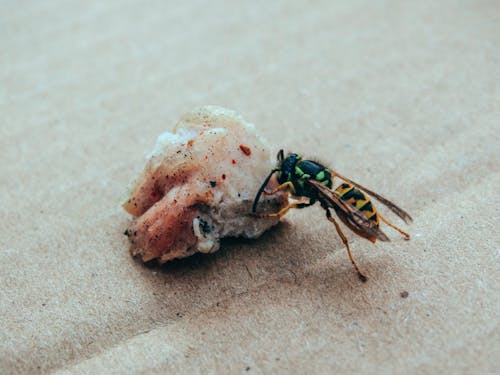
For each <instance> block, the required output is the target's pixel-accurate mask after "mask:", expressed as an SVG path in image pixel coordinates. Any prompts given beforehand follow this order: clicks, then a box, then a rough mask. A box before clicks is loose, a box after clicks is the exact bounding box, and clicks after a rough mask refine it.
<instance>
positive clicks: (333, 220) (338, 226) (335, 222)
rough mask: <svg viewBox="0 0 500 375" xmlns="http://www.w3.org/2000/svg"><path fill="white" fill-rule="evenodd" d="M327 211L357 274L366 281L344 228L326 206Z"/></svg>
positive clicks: (328, 217) (327, 215)
mask: <svg viewBox="0 0 500 375" xmlns="http://www.w3.org/2000/svg"><path fill="white" fill-rule="evenodd" d="M325 211H326V218H327V219H328V220H329V221H331V222H332V223H333V225H335V229H336V230H337V233H338V235H339V236H340V238H341V239H342V242H343V243H344V245H345V248H346V250H347V255H349V259H350V260H351V263H352V265H353V266H354V269H355V270H356V272H357V274H358V277H359V279H360V280H361V281H362V282H364V283H365V282H366V281H367V280H368V278H367V277H366V276H365V275H363V274H362V273H361V271H360V270H359V267H358V265H357V264H356V262H355V261H354V258H353V257H352V254H351V249H350V248H349V241H347V238H346V236H345V235H344V233H343V232H342V229H340V225H339V224H338V223H337V221H336V220H335V219H334V218H333V217H332V214H331V213H330V210H329V209H328V208H325Z"/></svg>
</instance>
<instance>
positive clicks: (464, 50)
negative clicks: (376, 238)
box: [0, 0, 500, 374]
mask: <svg viewBox="0 0 500 375" xmlns="http://www.w3.org/2000/svg"><path fill="white" fill-rule="evenodd" d="M499 20H500V6H499V4H498V2H497V1H451V0H445V1H439V2H435V1H419V2H399V1H376V2H375V1H357V0H356V1H349V2H347V1H334V2H332V1H319V2H307V1H293V2H292V1H275V2H266V1H255V2H246V3H242V2H241V3H240V2H230V1H227V2H222V1H212V2H204V1H189V2H182V3H180V2H179V3H175V2H169V3H167V2H162V1H152V2H140V1H106V2H101V1H85V2H67V1H51V2H36V1H4V2H2V4H1V5H0V108H1V111H0V113H1V115H0V197H1V207H0V218H1V225H0V280H1V285H2V288H1V290H0V316H1V319H0V325H1V329H0V372H1V373H3V374H10V373H39V372H43V373H45V372H52V371H56V370H63V372H66V373H88V374H94V373H104V372H106V373H120V374H121V373H150V372H153V373H164V372H172V373H177V372H179V371H181V372H183V373H191V372H196V373H306V372H307V373H345V374H347V373H352V374H354V373H413V374H417V373H418V374H423V373H442V372H444V373H467V374H471V373H476V374H485V373H498V372H499V367H500V366H499V358H500V339H499V338H500V334H499V333H500V332H499V320H500V319H499V311H500V303H499V283H498V281H499V276H500V274H499V267H498V264H499V248H500V246H499V241H498V238H499V235H498V228H497V227H498V219H497V218H498V216H499V215H498V214H499V209H498V207H499V203H500V202H499V200H498V186H499V183H500V179H499V169H500V168H499V157H500V152H499V136H498V135H499V119H500V105H499V103H500V92H499V82H500V65H499V64H500V55H499V47H498V46H499V45H500V37H499V35H500V27H499ZM204 104H216V105H221V106H225V107H228V108H232V109H236V110H238V111H239V112H240V113H242V114H243V116H244V117H245V119H247V120H248V121H251V122H253V123H255V124H256V126H257V127H258V129H259V131H260V132H261V133H262V134H263V135H264V136H265V137H266V138H267V139H268V141H269V142H270V143H271V144H272V145H274V148H275V149H276V150H277V149H278V148H280V147H284V148H286V149H287V150H293V151H296V152H300V153H303V154H305V155H308V156H311V157H318V158H320V159H321V160H322V161H323V162H324V163H326V164H329V165H331V166H332V167H334V168H336V169H338V170H339V171H340V172H341V173H344V174H346V175H348V176H350V177H351V178H353V179H354V180H357V181H359V182H361V183H363V184H365V185H366V186H369V187H372V188H373V189H374V190H376V191H378V192H381V193H383V194H385V195H387V196H389V197H390V198H391V199H393V200H394V201H395V202H397V203H398V204H400V205H401V206H402V207H404V208H405V209H407V210H408V211H409V212H410V213H412V215H413V216H414V219H415V222H414V224H413V225H411V226H410V227H409V230H410V232H411V234H412V236H413V237H412V240H411V241H410V242H406V241H404V240H402V239H401V238H400V237H399V236H398V234H397V233H395V232H392V231H390V230H387V233H388V234H389V235H390V237H391V238H392V242H390V243H386V244H376V245H372V244H371V243H369V242H368V241H366V240H363V239H360V238H357V237H356V236H354V235H352V234H351V233H349V239H350V240H351V244H352V248H353V252H354V255H355V257H356V259H357V261H358V263H359V265H360V267H361V268H362V269H363V270H364V272H365V273H366V274H367V275H368V276H369V281H368V283H366V284H361V283H360V282H359V281H358V279H357V278H356V275H355V273H354V271H353V269H352V267H351V265H350V263H349V260H348V258H347V256H346V254H345V251H344V249H343V246H342V244H341V242H340V240H339V239H338V238H337V236H336V234H335V230H334V228H333V227H332V226H331V224H330V223H329V222H327V221H326V220H325V218H324V215H323V213H322V212H321V210H320V209H319V208H317V207H314V208H310V209H307V210H297V211H296V212H292V213H290V214H289V215H287V216H286V218H285V219H284V220H283V223H282V224H280V225H279V226H278V227H277V228H276V229H275V230H273V231H271V232H269V233H267V234H266V235H264V236H263V237H262V238H261V239H259V240H256V241H250V240H229V241H226V242H225V243H224V244H223V250H221V251H220V252H218V253H217V254H215V255H212V256H195V257H193V258H191V259H189V260H185V261H182V262H176V263H174V264H170V265H167V266H165V267H161V268H147V267H145V266H143V265H142V264H141V263H139V262H137V261H134V260H133V259H132V258H131V257H130V256H129V253H128V249H129V245H128V243H127V239H126V238H125V236H123V235H122V232H123V230H124V229H125V227H126V226H127V223H129V220H130V217H129V216H128V215H127V214H126V213H125V212H124V211H123V210H122V209H121V208H120V205H119V203H120V198H121V197H122V196H123V195H124V194H125V192H126V187H127V185H128V184H129V182H130V181H131V180H132V179H133V178H134V177H136V176H137V174H138V172H139V171H140V170H141V168H142V167H143V165H144V162H145V159H144V156H145V155H146V154H147V153H148V152H149V151H150V150H151V148H152V147H153V144H154V141H155V139H156V136H157V135H158V134H159V133H161V132H162V131H164V130H169V129H171V128H172V127H173V125H174V124H175V123H176V121H177V119H178V118H179V116H180V115H181V114H182V113H183V112H185V111H188V110H190V109H192V108H193V107H195V106H199V105H204ZM382 211H383V210H382ZM383 212H386V211H383ZM391 217H392V216H391ZM403 291H408V293H409V296H408V297H407V298H402V297H401V296H400V293H401V292H403Z"/></svg>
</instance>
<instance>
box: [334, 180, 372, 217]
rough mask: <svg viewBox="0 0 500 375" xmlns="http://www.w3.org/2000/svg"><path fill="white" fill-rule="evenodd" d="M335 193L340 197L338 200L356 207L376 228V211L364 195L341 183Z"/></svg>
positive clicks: (351, 186) (349, 185)
mask: <svg viewBox="0 0 500 375" xmlns="http://www.w3.org/2000/svg"><path fill="white" fill-rule="evenodd" d="M335 191H336V192H337V193H338V195H339V196H340V199H342V200H343V201H344V202H347V203H350V204H351V205H353V206H354V207H356V208H357V209H358V210H360V211H361V212H362V213H363V215H365V216H366V218H367V219H369V220H371V221H373V222H374V223H375V224H376V225H377V226H378V216H377V209H376V208H375V206H373V204H372V202H371V201H370V198H368V197H367V196H366V194H365V193H363V192H362V191H361V190H359V189H356V188H355V187H354V186H353V185H351V184H348V183H343V184H342V185H340V186H339V187H337V188H336V189H335Z"/></svg>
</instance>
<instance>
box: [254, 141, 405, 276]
mask: <svg viewBox="0 0 500 375" xmlns="http://www.w3.org/2000/svg"><path fill="white" fill-rule="evenodd" d="M277 159H278V163H277V166H276V168H274V169H273V170H271V172H270V173H269V175H268V176H267V177H266V179H265V180H264V182H263V183H262V185H261V187H260V188H259V191H258V192H257V195H256V196H255V200H254V202H253V206H252V213H253V214H254V215H257V216H259V217H281V216H283V215H284V214H286V213H287V212H288V210H290V209H292V208H299V209H300V208H305V207H309V206H312V205H313V204H315V203H316V202H319V203H320V205H321V207H322V208H323V209H324V210H325V213H326V217H327V219H328V220H329V221H330V222H332V223H333V225H334V226H335V229H336V230H337V233H338V235H339V236H340V238H341V239H342V242H343V243H344V246H345V248H346V250H347V254H348V255H349V259H350V260H351V263H352V265H353V266H354V269H355V270H356V272H357V274H358V276H359V279H360V280H361V281H363V282H366V280H367V278H366V276H365V275H363V273H361V271H360V269H359V267H358V266H357V264H356V262H355V261H354V258H353V256H352V253H351V249H350V247H349V242H348V241H347V238H346V236H345V235H344V233H343V232H342V229H341V228H340V225H339V224H338V222H337V221H336V220H335V219H334V218H333V216H332V212H331V210H332V209H333V211H335V213H336V215H337V216H338V218H339V219H340V220H341V221H342V222H343V223H344V224H345V225H346V226H347V227H348V228H349V229H351V230H352V231H353V232H354V233H356V234H357V235H359V236H361V237H363V238H366V239H368V240H369V241H371V242H373V243H375V241H376V240H377V239H378V240H380V241H389V237H387V236H386V234H385V233H384V232H382V230H381V229H380V226H379V224H380V222H381V221H382V222H384V223H385V224H387V225H388V226H390V227H391V228H393V229H395V230H397V231H398V232H399V233H401V234H402V235H403V237H404V238H405V239H406V240H409V239H410V235H409V234H408V233H406V232H404V231H403V230H402V229H400V228H398V227H397V226H395V225H394V224H392V223H391V222H390V221H389V220H387V219H386V218H385V217H384V216H382V215H381V214H380V213H379V212H378V211H377V209H376V208H375V206H374V205H373V203H372V202H371V200H370V198H369V197H368V195H370V196H372V197H374V198H375V199H377V200H378V201H379V202H381V203H382V204H384V205H385V206H387V207H388V208H389V209H390V210H391V211H393V212H394V213H395V214H396V215H398V216H399V217H400V218H401V219H403V221H404V222H405V223H407V224H409V223H411V222H412V220H413V219H412V218H411V216H410V215H409V214H408V213H407V212H405V211H404V210H402V209H401V208H399V207H398V206H396V205H395V204H394V203H392V202H391V201H389V200H388V199H387V198H384V197H383V196H381V195H380V194H377V193H375V192H373V191H371V190H369V189H367V188H365V187H364V186H362V185H360V184H358V183H356V182H354V181H352V180H350V179H348V178H346V177H344V176H342V175H340V174H339V173H338V172H336V171H334V170H333V169H330V168H327V167H325V166H323V165H321V164H320V163H318V162H316V161H312V160H303V159H302V157H301V156H300V155H298V154H294V153H289V154H288V155H287V156H286V158H285V155H284V152H283V150H280V151H279V152H278V156H277ZM275 174H276V175H277V180H278V183H279V186H278V187H276V188H275V189H273V190H272V191H267V190H266V187H267V185H268V183H269V180H270V179H271V177H272V176H273V175H275ZM334 178H338V179H340V180H342V181H343V182H342V183H341V184H340V185H338V186H337V187H336V188H335V189H333V179H334ZM279 191H288V192H289V193H290V194H291V195H292V198H293V199H294V200H295V202H294V203H290V202H289V203H288V205H287V206H285V207H284V208H282V209H281V210H280V211H278V212H274V213H261V214H257V213H256V212H257V205H258V203H259V199H260V197H261V195H262V194H264V195H273V194H276V193H277V192H279ZM305 200H306V201H305Z"/></svg>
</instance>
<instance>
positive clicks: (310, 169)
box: [277, 150, 332, 199]
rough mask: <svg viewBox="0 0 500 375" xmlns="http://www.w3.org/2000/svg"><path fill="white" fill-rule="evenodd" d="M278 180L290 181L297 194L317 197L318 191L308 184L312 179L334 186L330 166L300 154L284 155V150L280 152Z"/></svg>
mask: <svg viewBox="0 0 500 375" xmlns="http://www.w3.org/2000/svg"><path fill="white" fill-rule="evenodd" d="M277 177H278V182H279V184H280V185H281V184H284V183H286V182H290V183H291V184H292V185H293V187H294V189H295V193H294V195H295V196H298V197H308V198H311V199H316V198H317V192H316V190H314V189H311V186H310V185H309V184H307V181H308V180H310V179H313V180H316V181H318V182H320V183H321V184H323V185H325V186H326V187H328V188H331V187H332V176H331V174H330V172H329V170H328V168H326V167H324V166H323V165H321V164H320V163H318V162H315V161H312V160H302V158H301V157H300V155H298V154H293V153H291V154H288V155H287V157H286V158H284V157H283V151H282V150H281V151H280V153H278V175H277Z"/></svg>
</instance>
